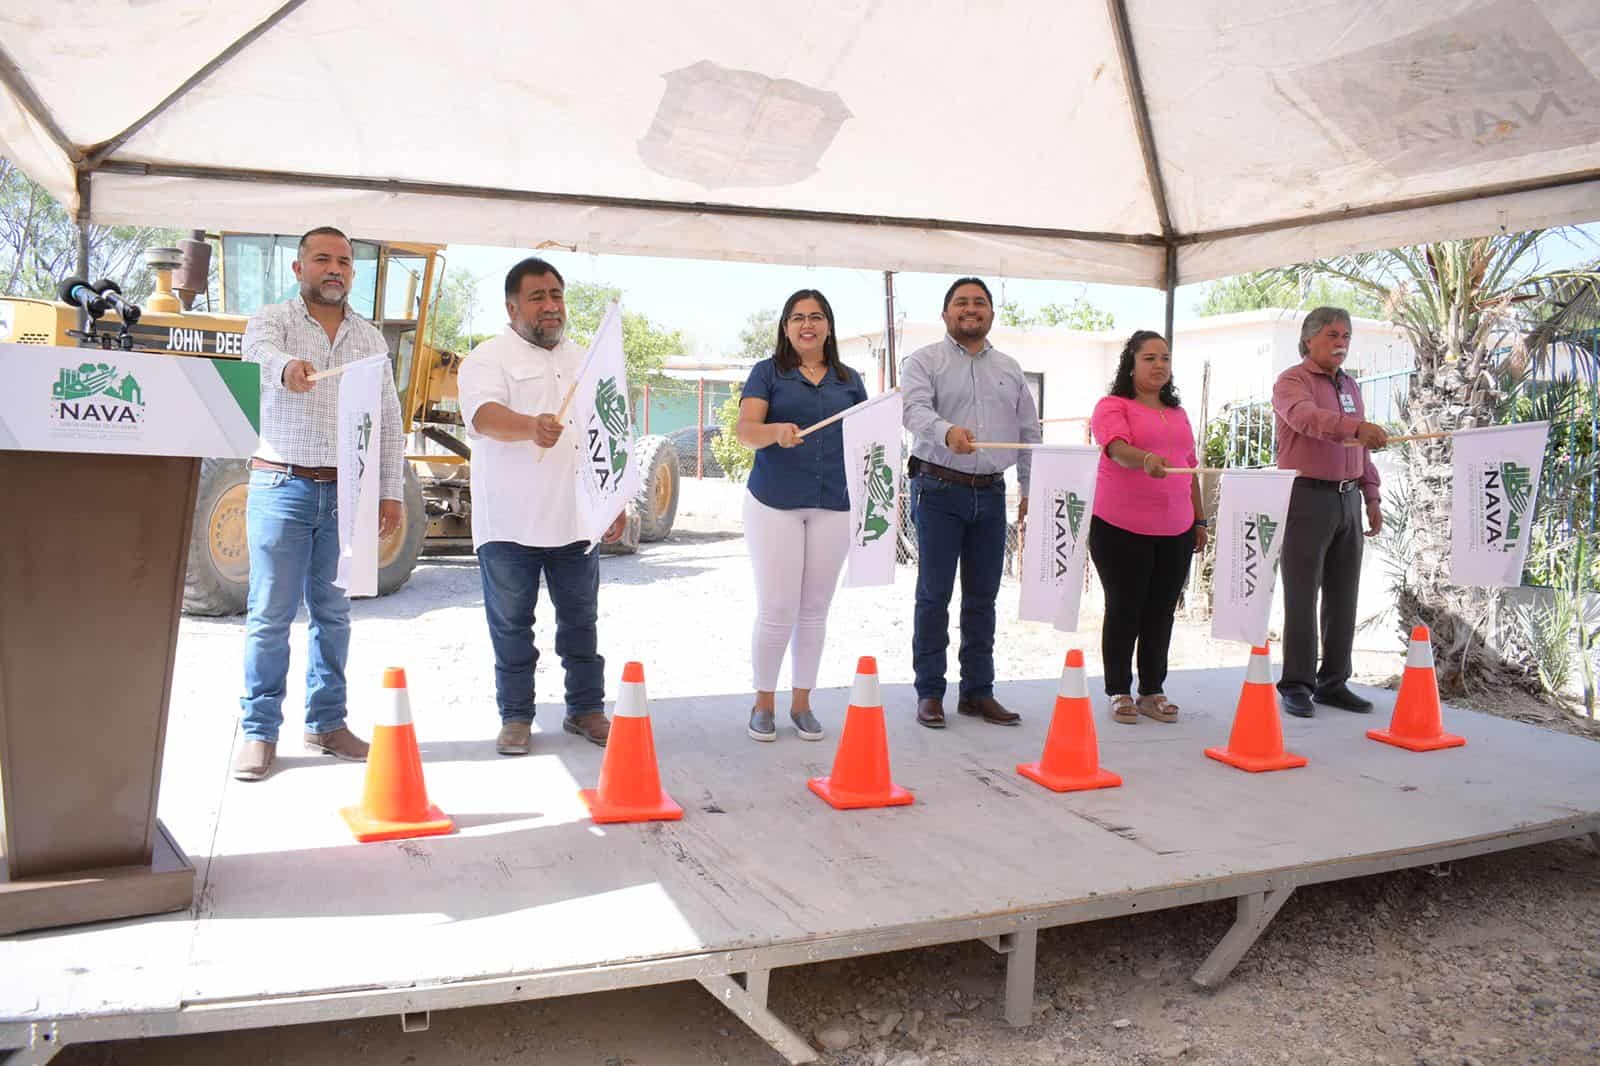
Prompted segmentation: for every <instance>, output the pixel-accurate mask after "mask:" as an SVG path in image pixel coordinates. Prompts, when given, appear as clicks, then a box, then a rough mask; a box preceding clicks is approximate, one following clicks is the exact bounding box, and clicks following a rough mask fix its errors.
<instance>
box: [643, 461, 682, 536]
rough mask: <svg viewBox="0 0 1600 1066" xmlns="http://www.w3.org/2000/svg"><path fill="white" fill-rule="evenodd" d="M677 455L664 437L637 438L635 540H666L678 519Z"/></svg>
mask: <svg viewBox="0 0 1600 1066" xmlns="http://www.w3.org/2000/svg"><path fill="white" fill-rule="evenodd" d="M678 485H679V479H678V452H677V449H676V448H674V447H673V446H672V442H671V441H670V440H668V439H667V438H666V437H641V438H639V495H638V497H636V499H635V504H636V506H637V507H638V511H639V539H640V540H641V541H643V542H644V543H646V544H653V543H655V542H656V541H658V540H666V539H667V536H668V535H669V534H670V533H671V532H672V523H673V522H674V521H676V520H677V517H678Z"/></svg>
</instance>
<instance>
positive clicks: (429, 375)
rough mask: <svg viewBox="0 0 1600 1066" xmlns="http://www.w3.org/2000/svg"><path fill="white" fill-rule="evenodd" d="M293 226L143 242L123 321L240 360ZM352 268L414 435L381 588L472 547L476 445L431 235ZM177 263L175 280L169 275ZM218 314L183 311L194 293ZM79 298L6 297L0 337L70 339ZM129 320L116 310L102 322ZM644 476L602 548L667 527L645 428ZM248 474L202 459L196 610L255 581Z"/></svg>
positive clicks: (272, 294)
mask: <svg viewBox="0 0 1600 1066" xmlns="http://www.w3.org/2000/svg"><path fill="white" fill-rule="evenodd" d="M212 240H214V241H216V242H217V244H219V245H220V248H221V251H222V257H221V263H220V270H219V275H220V283H219V284H218V285H217V286H215V287H216V288H219V289H220V290H221V291H220V293H216V292H211V291H210V289H209V288H208V285H207V277H208V273H209V264H210V257H211V254H212V243H211V242H212ZM297 241H298V237H297V236H286V235H279V234H252V233H225V234H222V235H221V236H220V237H213V238H211V240H207V239H206V237H205V234H204V233H202V232H198V231H197V232H196V233H195V234H194V235H193V237H192V238H191V239H189V240H186V241H183V242H181V243H182V245H183V247H182V248H179V249H171V248H162V249H151V250H150V252H149V253H147V259H148V260H149V262H150V265H151V267H152V268H153V269H154V270H155V273H156V278H157V281H156V291H155V294H154V295H152V296H151V297H150V298H149V299H148V300H147V301H146V302H145V304H144V306H143V309H142V313H141V315H140V316H139V319H138V321H137V322H133V323H128V324H126V326H127V329H126V332H127V333H128V334H129V335H130V336H131V339H132V343H133V345H134V347H135V349H136V350H139V351H156V352H164V353H168V354H173V355H205V356H210V357H213V358H215V357H223V358H226V357H233V358H239V357H240V356H241V355H242V354H243V350H244V345H243V341H244V329H245V323H246V321H247V319H248V318H249V316H250V315H251V314H253V313H254V312H255V311H256V310H258V309H259V308H260V307H261V306H262V305H264V304H268V303H274V302H277V301H280V300H285V299H288V298H289V297H290V296H291V295H293V294H294V292H295V291H296V285H295V280H294V274H293V271H292V270H291V268H290V264H291V263H292V262H293V261H294V257H295V249H296V244H297ZM353 244H354V247H355V253H356V276H355V281H354V283H353V284H352V286H351V289H350V296H349V299H350V306H351V308H352V309H353V310H354V311H355V312H356V313H357V314H360V315H361V316H362V317H363V318H366V319H368V320H369V321H371V322H372V323H373V325H375V326H377V327H378V329H379V330H380V331H382V333H383V335H384V338H385V339H386V340H387V341H388V342H389V358H390V360H391V361H392V363H393V364H394V378H395V387H396V390H397V391H398V392H399V394H400V415H401V419H402V422H403V427H402V428H403V431H404V433H405V434H406V437H407V441H408V454H407V456H406V458H407V460H408V461H407V463H406V471H405V478H406V485H405V520H404V521H403V522H402V523H401V524H400V527H399V528H398V529H396V530H395V531H394V532H393V533H392V534H390V535H389V536H388V537H386V538H384V540H383V542H382V543H381V545H380V546H379V557H378V567H379V569H378V594H379V595H380V596H383V595H387V594H389V593H391V592H393V591H395V590H396V589H398V588H400V587H401V586H402V585H404V584H405V583H406V581H407V580H408V579H409V578H410V577H411V572H412V570H413V569H414V568H415V567H416V564H417V558H418V557H419V556H420V555H421V554H422V553H423V552H424V551H427V552H429V553H450V552H463V553H470V552H471V551H472V482H471V449H470V446H469V445H468V443H467V440H466V434H465V432H464V430H463V427H462V421H461V414H460V410H459V407H458V404H457V392H456V373H457V371H458V369H459V367H460V364H461V360H462V359H463V358H464V356H465V353H458V352H452V351H447V350H442V349H440V348H438V347H437V346H436V345H435V344H434V343H433V329H432V327H433V324H434V316H435V313H436V312H437V309H438V300H439V293H440V291H441V290H442V282H443V276H444V267H445V258H444V254H443V247H442V246H440V245H435V244H418V243H409V242H408V243H401V242H384V241H370V240H357V241H354V242H353ZM175 275H176V282H174V276H175ZM201 293H206V294H208V300H207V302H208V305H209V304H210V303H211V302H212V301H213V300H215V299H216V298H217V297H220V300H217V302H220V304H221V307H220V309H219V310H218V311H217V312H215V313H212V312H196V311H192V310H189V308H190V307H192V306H193V304H194V302H195V301H196V297H197V295H198V294H201ZM77 325H78V309H77V308H76V307H73V306H69V305H68V304H65V303H61V302H59V301H48V300H34V299H25V298H21V297H10V296H0V342H11V343H14V344H51V345H60V346H63V347H69V348H70V347H75V346H76V345H77V341H76V340H75V339H74V338H73V337H72V336H71V334H70V333H69V331H71V330H74V329H76V328H77ZM122 325H124V324H123V323H122V321H121V319H120V318H119V316H118V315H117V313H116V312H115V311H111V312H108V313H107V314H106V316H105V317H103V318H102V319H101V320H100V329H101V330H102V331H104V330H106V329H107V328H111V329H119V328H120V327H121V326H122ZM635 454H636V455H637V457H638V460H639V462H640V464H641V466H640V478H641V484H642V486H643V487H642V488H641V490H640V493H639V496H638V498H637V499H636V500H635V501H634V502H633V503H632V504H630V505H629V507H628V521H627V523H626V525H625V528H624V531H623V533H622V535H621V536H620V537H618V538H617V539H616V540H615V541H612V542H608V543H606V544H603V545H601V550H602V551H603V552H606V553H608V554H621V553H628V552H633V551H636V550H638V546H639V544H640V542H641V541H644V542H649V541H657V540H662V539H664V538H665V537H666V536H667V535H668V534H669V533H671V531H672V524H673V521H674V519H675V518H676V516H677V510H678V476H679V472H678V459H677V455H676V454H675V453H674V451H673V448H672V443H671V442H670V441H669V440H667V438H665V437H645V438H642V439H641V440H640V441H639V448H638V449H637V451H636V452H635ZM249 480H250V479H249V473H248V471H247V470H246V468H245V463H244V462H243V461H242V460H237V459H207V460H205V461H204V462H203V463H202V465H201V472H200V489H199V493H198V495H197V497H196V501H195V515H194V529H193V534H192V536H193V539H192V541H191V543H190V548H189V570H188V577H187V581H186V583H185V586H184V597H183V607H184V610H185V611H186V612H188V613H190V614H205V615H225V614H238V613H240V612H241V611H243V610H244V608H245V599H246V595H247V592H248V590H249V579H250V553H249V549H248V546H247V544H246V540H245V499H246V496H247V495H248V492H249Z"/></svg>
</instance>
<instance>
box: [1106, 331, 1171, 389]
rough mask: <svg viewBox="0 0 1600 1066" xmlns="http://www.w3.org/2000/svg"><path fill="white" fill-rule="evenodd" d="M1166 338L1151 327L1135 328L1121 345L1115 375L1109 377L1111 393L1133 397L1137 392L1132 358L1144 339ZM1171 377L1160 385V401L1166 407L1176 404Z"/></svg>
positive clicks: (1162, 339)
mask: <svg viewBox="0 0 1600 1066" xmlns="http://www.w3.org/2000/svg"><path fill="white" fill-rule="evenodd" d="M1166 339H1167V338H1165V337H1163V336H1162V335H1161V334H1159V333H1157V332H1156V331H1155V330H1153V329H1140V330H1135V331H1134V333H1133V336H1131V337H1129V338H1128V343H1127V344H1124V345H1123V346H1122V358H1121V359H1120V360H1119V361H1118V362H1117V376H1116V377H1114V378H1112V379H1111V395H1113V396H1121V397H1122V398H1123V399H1124V400H1131V399H1133V398H1134V397H1135V396H1136V395H1137V393H1136V392H1135V391H1134V388H1133V360H1134V357H1135V356H1137V355H1138V354H1139V349H1140V348H1142V347H1144V342H1145V341H1164V340H1166ZM1172 380H1173V379H1172V378H1170V377H1169V378H1167V383H1166V384H1165V385H1163V386H1161V403H1162V405H1163V406H1166V407H1177V406H1178V386H1176V385H1174V384H1173V383H1172Z"/></svg>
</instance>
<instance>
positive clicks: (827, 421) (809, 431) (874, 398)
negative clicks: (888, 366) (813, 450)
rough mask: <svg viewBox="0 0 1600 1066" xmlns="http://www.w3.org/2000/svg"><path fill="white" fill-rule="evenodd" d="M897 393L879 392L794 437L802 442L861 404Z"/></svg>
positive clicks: (895, 390) (890, 391)
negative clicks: (810, 434)
mask: <svg viewBox="0 0 1600 1066" xmlns="http://www.w3.org/2000/svg"><path fill="white" fill-rule="evenodd" d="M899 391H900V390H899V389H890V390H888V392H880V393H879V394H878V395H877V396H873V397H871V398H870V399H866V400H862V401H861V403H856V404H851V405H850V406H849V407H846V408H845V409H844V410H843V411H840V412H839V413H838V414H835V415H829V416H828V417H827V418H824V419H823V420H822V421H821V422H813V423H812V424H811V425H809V426H807V427H806V428H805V429H802V430H801V431H800V432H799V433H796V434H795V436H796V437H799V438H801V439H802V440H803V439H804V438H805V435H806V434H807V433H815V432H816V431H817V430H819V429H825V428H827V427H828V426H831V425H833V424H834V423H835V422H837V421H839V419H841V418H843V417H844V416H845V415H848V414H849V413H850V412H851V411H854V410H856V409H857V408H858V407H861V406H862V404H868V403H871V402H872V401H873V400H878V399H882V398H883V397H885V396H888V395H889V394H890V393H894V392H899Z"/></svg>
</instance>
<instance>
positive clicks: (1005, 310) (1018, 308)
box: [994, 300, 1036, 329]
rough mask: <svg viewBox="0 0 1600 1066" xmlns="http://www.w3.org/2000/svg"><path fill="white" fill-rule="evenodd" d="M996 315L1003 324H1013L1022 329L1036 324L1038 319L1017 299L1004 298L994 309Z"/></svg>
mask: <svg viewBox="0 0 1600 1066" xmlns="http://www.w3.org/2000/svg"><path fill="white" fill-rule="evenodd" d="M994 317H995V318H996V319H997V320H998V321H999V323H1000V324H1001V325H1002V326H1012V327H1018V328H1022V329H1026V328H1027V327H1029V326H1031V325H1033V324H1034V322H1035V321H1036V319H1035V318H1034V317H1033V316H1032V315H1030V314H1028V312H1027V310H1026V309H1024V308H1023V306H1022V305H1021V304H1019V303H1017V301H1015V300H1002V301H1001V302H1000V306H998V307H996V308H995V309H994Z"/></svg>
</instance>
